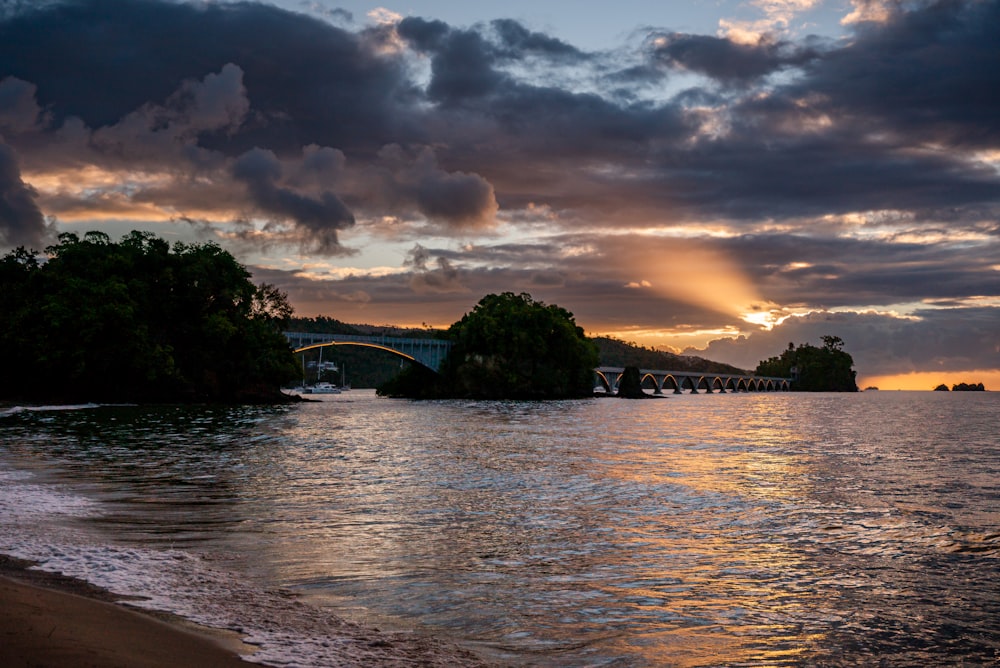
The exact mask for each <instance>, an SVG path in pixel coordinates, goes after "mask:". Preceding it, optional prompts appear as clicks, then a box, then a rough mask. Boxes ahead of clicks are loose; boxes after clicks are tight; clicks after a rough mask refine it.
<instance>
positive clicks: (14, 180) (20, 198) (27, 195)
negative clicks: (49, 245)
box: [0, 142, 49, 249]
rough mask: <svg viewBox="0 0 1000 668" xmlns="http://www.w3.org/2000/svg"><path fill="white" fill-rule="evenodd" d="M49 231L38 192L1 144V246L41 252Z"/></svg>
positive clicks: (0, 143)
mask: <svg viewBox="0 0 1000 668" xmlns="http://www.w3.org/2000/svg"><path fill="white" fill-rule="evenodd" d="M48 232H49V230H48V229H47V226H46V223H45V218H44V216H43V215H42V212H41V211H40V210H39V208H38V205H37V204H36V202H35V191H34V190H33V189H32V188H31V186H29V185H27V184H26V183H25V182H24V181H22V180H21V174H20V170H19V168H18V163H17V159H16V157H15V155H14V152H13V151H12V150H11V149H10V147H9V146H7V145H6V144H4V143H2V142H0V244H2V245H5V246H11V247H13V246H25V247H29V248H36V249H40V248H41V247H42V246H43V245H44V242H45V241H46V235H47V234H48Z"/></svg>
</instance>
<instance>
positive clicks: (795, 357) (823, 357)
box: [754, 336, 858, 392]
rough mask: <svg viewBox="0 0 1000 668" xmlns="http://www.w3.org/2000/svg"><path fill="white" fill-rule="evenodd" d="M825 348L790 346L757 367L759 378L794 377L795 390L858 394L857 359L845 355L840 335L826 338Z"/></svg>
mask: <svg viewBox="0 0 1000 668" xmlns="http://www.w3.org/2000/svg"><path fill="white" fill-rule="evenodd" d="M822 338H823V347H822V348H817V347H815V346H811V345H809V344H806V343H803V344H800V345H799V346H798V347H795V345H794V344H792V343H789V344H788V349H787V350H785V351H784V352H783V353H781V355H780V356H778V357H771V358H769V359H766V360H764V361H762V362H760V364H758V365H757V369H756V370H755V371H754V373H755V374H756V375H758V376H779V377H782V378H792V379H793V380H792V389H793V390H799V391H803V392H857V391H858V386H857V383H856V382H855V376H856V374H857V372H856V371H854V369H852V368H851V367H853V366H854V358H852V357H851V356H850V355H849V354H848V353H846V352H844V350H843V346H844V341H843V339H841V338H840V337H839V336H824V337H822Z"/></svg>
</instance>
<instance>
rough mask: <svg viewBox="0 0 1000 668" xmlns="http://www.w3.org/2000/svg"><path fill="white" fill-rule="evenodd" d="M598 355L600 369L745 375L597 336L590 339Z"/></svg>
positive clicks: (726, 366)
mask: <svg viewBox="0 0 1000 668" xmlns="http://www.w3.org/2000/svg"><path fill="white" fill-rule="evenodd" d="M591 340H592V341H593V342H594V343H596V344H597V348H598V350H599V351H600V354H601V366H637V367H639V368H640V369H664V370H671V371H711V372H714V373H735V374H744V373H747V372H746V371H745V370H743V369H738V368H736V367H734V366H732V365H730V364H723V363H722V362H713V361H712V360H707V359H704V358H701V357H694V356H688V355H675V354H674V353H668V352H664V351H662V350H653V349H652V348H645V347H643V346H637V345H635V344H632V343H626V342H625V341H621V340H619V339H612V338H608V337H605V336H600V337H596V338H593V339H591Z"/></svg>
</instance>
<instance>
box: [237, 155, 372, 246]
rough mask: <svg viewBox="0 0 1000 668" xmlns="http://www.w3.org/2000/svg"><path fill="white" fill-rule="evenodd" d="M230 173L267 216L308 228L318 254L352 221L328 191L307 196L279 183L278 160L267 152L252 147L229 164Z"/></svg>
mask: <svg viewBox="0 0 1000 668" xmlns="http://www.w3.org/2000/svg"><path fill="white" fill-rule="evenodd" d="M233 176H234V177H235V178H236V179H237V180H239V181H241V182H243V183H245V184H246V187H247V192H248V193H249V195H250V197H251V199H252V200H253V202H254V203H255V204H256V205H257V206H258V207H259V208H260V209H261V210H262V211H263V212H264V213H265V214H268V215H273V216H276V217H278V218H279V219H291V220H293V221H294V222H296V223H298V224H299V225H300V226H301V227H303V228H304V229H306V230H308V233H309V234H308V238H309V240H310V241H311V242H313V243H314V244H315V248H314V249H313V250H314V251H316V252H320V253H331V252H334V251H336V250H337V248H338V247H339V243H338V241H337V231H338V230H341V229H344V228H346V227H350V226H351V225H353V224H354V215H353V214H352V213H351V212H350V211H349V210H348V208H347V207H346V206H345V205H344V203H343V202H341V201H340V198H338V197H337V195H336V194H334V193H332V192H330V191H324V192H322V193H320V194H319V195H318V196H315V197H310V196H307V195H304V194H302V193H300V192H297V191H295V190H292V189H290V188H287V187H283V186H282V185H281V183H280V182H281V179H282V166H281V162H280V161H279V160H278V158H277V157H276V156H275V155H274V153H272V152H270V151H265V150H263V149H254V150H252V151H248V152H247V153H245V154H243V155H242V156H241V157H240V158H239V159H238V160H236V162H235V163H233Z"/></svg>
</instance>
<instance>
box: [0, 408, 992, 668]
mask: <svg viewBox="0 0 1000 668" xmlns="http://www.w3.org/2000/svg"><path fill="white" fill-rule="evenodd" d="M998 415H1000V394H997V393H989V392H987V393H979V392H964V393H951V392H948V393H945V392H871V391H870V392H863V393H858V394H800V393H761V394H754V393H751V394H748V393H728V394H711V395H706V394H698V395H689V394H685V395H669V396H668V397H666V398H664V399H661V400H656V401H653V400H650V401H627V400H618V399H610V398H608V399H595V400H582V401H567V402H470V401H434V402H412V401H406V400H393V399H385V398H379V397H376V396H375V395H374V393H373V392H371V391H365V390H353V391H351V392H345V393H344V394H341V395H331V396H329V397H323V400H322V401H318V402H315V403H303V404H296V405H290V406H277V407H259V406H257V407H205V406H151V407H145V406H144V407H139V406H100V405H86V406H61V407H34V408H24V407H8V408H5V409H0V553H4V554H9V555H12V556H16V557H19V558H24V559H30V560H33V561H36V562H38V563H39V567H40V568H43V569H46V570H52V571H58V572H62V573H65V574H67V575H71V576H74V577H78V578H82V579H85V580H87V581H90V582H92V583H94V584H97V585H100V586H103V587H106V588H108V589H110V590H112V591H114V592H116V593H117V594H120V595H121V596H122V597H123V598H128V600H129V604H130V605H136V606H139V607H147V608H152V609H157V610H163V611H168V612H172V613H175V614H177V615H180V616H183V617H187V618H189V619H191V620H192V621H196V622H198V623H201V624H205V625H209V626H216V627H220V628H227V629H233V630H236V631H238V632H239V633H240V634H241V635H243V637H244V638H245V639H246V640H247V641H248V642H249V643H252V644H254V645H257V646H258V647H259V648H260V649H259V651H258V652H257V653H255V654H254V655H253V656H252V657H250V660H252V661H259V662H264V663H273V664H275V665H296V666H325V665H330V664H332V663H336V662H342V661H344V660H345V657H348V656H353V655H351V654H350V652H349V651H348V650H347V649H345V643H346V642H347V641H345V640H344V639H345V638H346V637H348V636H351V634H354V637H357V636H358V634H361V637H364V638H367V639H369V640H368V642H371V643H374V644H377V638H378V633H384V634H390V633H397V634H404V635H407V634H408V635H413V636H418V637H440V638H444V639H447V640H449V641H455V642H457V643H458V644H460V645H461V646H463V647H465V648H468V649H471V650H472V651H474V652H476V653H477V654H478V655H480V656H481V657H483V658H484V659H485V660H488V661H494V662H497V663H500V664H507V665H515V666H733V665H740V666H780V665H789V666H798V665H838V666H853V665H864V666H868V665H882V666H931V665H934V666H942V665H965V666H969V665H995V664H997V663H1000V585H998V581H1000V578H998V576H1000V429H998V424H1000V422H998V417H997V416H998ZM340 620H346V621H344V622H342V621H340ZM376 628H377V629H379V631H378V632H375V631H373V629H376ZM371 638H375V639H376V640H370V639H371ZM357 656H358V660H359V661H363V660H364V655H361V654H359V655H357Z"/></svg>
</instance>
